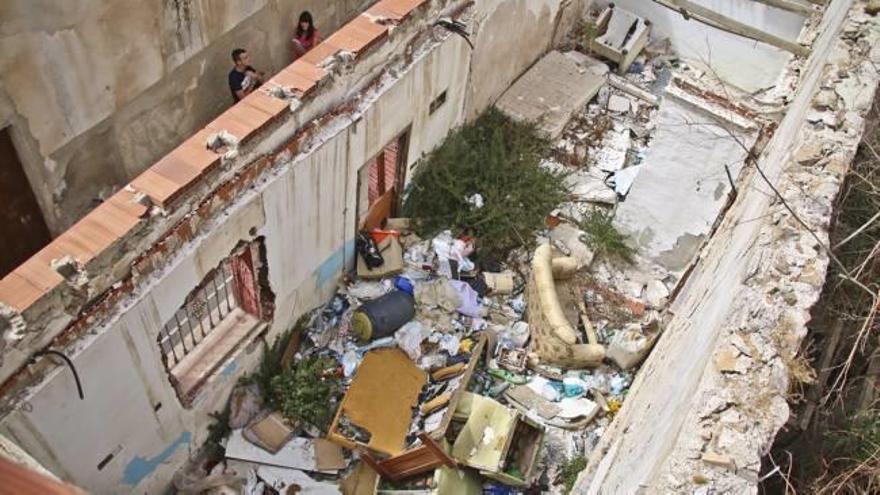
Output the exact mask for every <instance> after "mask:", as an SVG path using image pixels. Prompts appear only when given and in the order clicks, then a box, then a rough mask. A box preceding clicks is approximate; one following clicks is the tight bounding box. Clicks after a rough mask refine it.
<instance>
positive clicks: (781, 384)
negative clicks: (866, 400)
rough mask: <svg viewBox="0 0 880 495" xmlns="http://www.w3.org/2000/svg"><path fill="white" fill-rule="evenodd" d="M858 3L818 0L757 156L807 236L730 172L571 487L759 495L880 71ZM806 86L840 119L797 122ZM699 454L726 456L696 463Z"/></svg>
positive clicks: (873, 34)
mask: <svg viewBox="0 0 880 495" xmlns="http://www.w3.org/2000/svg"><path fill="white" fill-rule="evenodd" d="M865 4H866V3H865V2H859V1H856V2H854V1H853V0H833V1H832V2H830V3H829V5H828V6H827V7H826V13H825V17H824V19H823V24H822V26H821V28H820V35H819V36H818V37H817V39H816V41H815V43H814V44H813V47H812V54H811V56H810V58H809V59H808V60H807V61H805V62H804V63H803V64H802V65H801V66H800V67H798V68H797V70H798V71H799V74H800V85H799V87H798V90H797V93H796V95H794V98H793V101H792V103H791V104H790V105H789V107H788V109H787V112H786V115H785V117H784V118H783V120H782V121H781V122H780V124H779V127H778V128H777V130H776V131H775V134H774V136H773V138H772V139H771V140H770V142H769V143H768V144H767V147H766V148H765V149H764V150H763V152H762V154H761V156H760V157H759V159H758V162H759V166H760V167H761V169H762V171H763V172H764V174H766V176H767V178H768V180H769V181H770V183H772V184H774V186H775V188H776V189H777V190H778V191H780V194H781V195H782V196H783V197H785V199H786V202H787V204H788V205H789V206H790V207H791V208H792V210H793V211H794V212H796V214H797V215H798V217H799V219H800V220H801V221H803V222H804V223H805V224H806V225H807V226H808V227H809V229H810V230H811V231H812V232H813V233H815V237H814V234H813V233H811V232H809V231H808V230H807V229H806V228H804V226H803V225H801V223H800V222H799V221H798V220H796V219H794V218H793V216H792V215H791V214H790V213H789V212H788V211H786V210H783V209H782V208H780V207H779V203H778V200H777V199H776V198H775V196H774V195H773V194H772V193H771V192H769V191H768V188H767V186H766V184H765V183H764V182H763V180H762V179H761V178H760V176H759V175H758V174H757V173H755V172H754V171H753V170H752V172H751V173H750V174H749V175H748V176H747V177H745V178H744V179H743V183H741V185H740V188H739V191H740V194H739V196H738V198H737V200H736V201H735V203H734V204H733V205H732V206H731V208H730V210H729V211H728V212H727V214H726V215H725V217H724V220H723V221H722V222H721V224H720V225H719V227H718V229H717V231H716V234H715V235H714V237H713V238H712V239H711V240H710V241H709V244H708V245H707V246H706V247H705V249H704V250H703V252H702V254H701V259H700V260H699V261H698V262H697V264H696V265H695V266H694V270H693V272H692V273H691V275H690V276H689V278H688V280H687V282H686V283H685V284H684V285H683V286H682V288H681V292H680V293H679V294H678V296H677V297H676V298H675V300H674V301H673V302H672V303H671V305H670V308H669V315H668V316H669V320H668V323H667V324H666V326H665V328H664V331H663V332H664V333H663V335H662V337H661V338H660V340H659V341H658V343H657V345H656V348H655V349H654V350H653V351H652V354H651V355H650V357H649V358H648V360H647V361H646V362H645V364H644V365H643V367H642V369H641V370H640V372H639V375H638V376H637V378H636V380H635V381H634V383H633V386H632V388H631V389H630V391H629V394H628V396H627V400H626V402H625V403H624V406H623V408H622V409H621V411H620V413H619V414H618V415H617V416H616V417H615V419H614V422H613V423H612V424H611V426H610V427H609V428H608V430H607V431H606V434H605V436H603V438H602V439H601V441H600V443H599V445H598V446H597V448H596V449H595V450H594V451H593V453H592V456H591V459H590V464H589V466H588V468H587V470H586V471H584V474H583V475H582V476H581V479H580V480H579V483H578V486H577V487H575V491H577V492H578V493H590V494H593V493H596V494H598V493H602V494H606V493H607V494H630V493H692V492H696V491H704V492H708V493H757V492H758V490H757V484H758V478H759V473H760V470H761V457H762V455H763V454H764V453H765V452H767V450H768V449H769V446H770V445H771V444H772V440H773V438H774V436H775V435H776V434H777V432H778V431H780V429H781V428H782V427H783V426H784V425H785V423H786V421H787V420H788V415H789V409H788V404H787V401H786V399H787V398H789V397H790V395H789V394H790V389H789V385H790V383H791V378H790V377H789V372H790V370H789V369H788V366H789V365H790V363H792V360H793V357H794V356H795V355H796V354H797V353H798V352H800V351H801V350H800V349H799V347H800V343H801V340H802V339H803V337H804V336H805V335H806V332H807V328H806V324H807V322H808V321H809V319H810V310H811V308H812V306H813V305H814V304H815V303H816V301H817V300H818V299H819V295H820V293H821V290H822V286H823V284H824V282H825V276H826V270H827V267H828V263H829V257H828V255H827V253H826V251H825V250H824V249H823V248H822V246H820V244H819V243H822V244H827V242H828V228H829V224H830V220H831V215H832V212H833V206H834V204H835V199H836V196H837V194H838V191H839V188H840V186H841V184H842V182H843V179H844V176H845V174H846V172H847V170H848V168H849V164H850V162H851V160H852V158H853V156H854V154H855V152H856V149H857V147H858V144H859V141H860V139H861V135H862V133H863V131H864V125H865V124H864V118H865V116H866V115H867V112H868V111H869V109H870V107H871V103H872V100H873V98H874V94H875V91H876V88H877V84H878V80H880V71H878V69H877V67H878V66H877V63H878V61H880V47H878V40H880V20H878V19H877V18H876V17H873V16H868V15H866V14H865V13H864V9H863V7H864V5H865ZM856 33H858V37H861V38H860V39H858V40H856V39H854V38H853V37H854V36H856ZM867 47H870V48H869V49H866V48H867ZM819 88H835V91H834V94H835V95H836V96H835V101H836V103H835V105H834V108H832V109H830V110H829V113H830V114H834V115H841V116H843V117H842V120H841V122H840V125H839V127H835V128H832V127H824V126H816V125H814V124H812V123H810V122H808V121H807V119H808V118H812V115H814V114H816V113H817V112H816V110H815V107H814V103H815V97H816V94H817V91H818V90H819ZM810 149H813V150H818V151H809V150H810ZM801 156H805V157H806V158H805V159H802V158H800V157H801ZM722 353H724V354H725V355H726V356H733V357H734V359H735V362H736V366H735V368H736V369H735V370H730V369H725V370H721V369H720V366H719V365H718V363H719V362H720V359H719V357H720V356H721V354H722ZM707 452H711V453H714V454H716V455H717V456H719V458H720V459H722V460H724V459H726V460H727V461H726V462H722V463H720V465H718V464H717V463H716V464H715V465H713V464H711V463H708V462H704V461H703V460H701V457H702V456H703V455H704V454H706V453H707ZM725 464H726V465H725ZM697 475H700V476H701V477H702V478H703V481H701V482H700V483H699V484H697V483H696V481H695V480H696V476H697Z"/></svg>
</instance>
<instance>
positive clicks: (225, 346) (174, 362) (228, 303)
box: [157, 241, 272, 407]
mask: <svg viewBox="0 0 880 495" xmlns="http://www.w3.org/2000/svg"><path fill="white" fill-rule="evenodd" d="M263 266H264V264H263V263H262V257H261V250H260V243H259V241H255V242H252V243H248V244H245V245H244V246H242V247H240V248H239V249H237V250H235V251H233V253H232V254H231V255H230V256H229V257H228V258H226V259H224V260H223V261H222V262H220V264H219V266H217V268H215V269H214V270H212V271H211V272H210V273H208V275H207V276H205V278H204V279H203V280H202V282H201V283H200V284H199V285H198V286H197V287H196V288H195V289H193V291H192V292H191V293H190V294H189V295H188V296H187V297H186V299H185V301H184V303H183V305H182V306H181V307H180V308H178V309H177V311H176V312H175V313H174V314H173V315H172V316H171V317H170V318H169V319H168V321H167V322H166V323H165V325H164V326H163V327H162V329H161V330H160V331H159V336H158V339H157V340H158V344H159V349H160V350H161V352H162V358H163V361H164V362H165V367H166V369H167V370H168V373H169V374H170V376H171V382H172V383H173V384H174V386H175V388H176V390H177V394H178V397H179V398H180V399H181V402H182V403H183V404H184V406H185V407H188V406H189V405H190V404H191V403H192V400H193V398H194V397H195V396H196V395H197V393H198V390H199V389H200V388H201V386H202V385H204V383H205V382H206V381H207V380H208V379H209V378H210V377H211V376H213V374H214V373H216V372H217V371H218V368H219V367H220V365H221V364H222V363H223V362H225V361H226V360H227V359H228V358H229V357H230V356H231V355H232V354H233V352H234V351H235V350H236V349H237V348H238V347H239V346H240V345H241V344H242V343H243V342H245V341H247V340H248V339H249V338H250V337H252V336H253V335H256V334H257V333H259V332H258V331H255V329H257V328H258V327H260V328H262V327H264V326H265V321H266V320H267V319H268V317H269V316H270V313H271V310H267V309H266V308H264V303H265V302H271V301H264V299H272V297H271V293H268V294H266V292H268V291H265V292H264V291H262V290H261V285H262V284H260V282H258V281H262V280H265V273H264V272H265V270H261V268H263ZM265 286H266V287H268V283H266V284H265ZM267 296H268V297H267ZM159 407H161V406H159Z"/></svg>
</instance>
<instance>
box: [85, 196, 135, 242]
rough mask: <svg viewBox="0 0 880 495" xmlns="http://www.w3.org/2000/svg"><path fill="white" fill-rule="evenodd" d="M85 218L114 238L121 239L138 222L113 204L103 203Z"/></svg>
mask: <svg viewBox="0 0 880 495" xmlns="http://www.w3.org/2000/svg"><path fill="white" fill-rule="evenodd" d="M86 218H89V219H91V221H93V222H95V223H97V224H98V225H100V226H101V227H102V228H103V229H104V230H107V231H109V232H111V233H113V235H115V236H116V237H122V236H124V235H126V234H128V233H129V232H130V231H131V229H132V228H134V226H135V225H137V224H138V222H139V221H140V219H139V218H137V217H133V216H131V215H129V214H128V213H126V212H125V211H123V210H121V209H119V207H117V206H116V205H114V204H113V203H109V202H107V201H104V202H103V203H101V204H100V205H98V207H97V208H95V209H94V210H92V211H91V212H89V214H88V215H87V216H86Z"/></svg>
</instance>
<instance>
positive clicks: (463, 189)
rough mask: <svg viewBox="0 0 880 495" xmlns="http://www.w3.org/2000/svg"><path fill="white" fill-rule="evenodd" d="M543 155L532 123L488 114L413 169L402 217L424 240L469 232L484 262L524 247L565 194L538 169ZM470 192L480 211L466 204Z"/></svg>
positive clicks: (557, 178) (544, 147)
mask: <svg viewBox="0 0 880 495" xmlns="http://www.w3.org/2000/svg"><path fill="white" fill-rule="evenodd" d="M548 150H549V142H548V141H547V140H546V139H544V138H543V137H541V136H540V135H539V134H538V133H537V130H536V128H535V126H534V125H531V124H525V123H520V122H515V121H513V120H511V119H510V118H508V117H507V116H506V115H504V114H503V113H501V111H500V110H497V109H495V108H490V109H489V110H487V111H486V112H485V113H484V114H483V115H481V116H480V117H479V118H478V119H477V120H476V121H475V122H473V123H470V124H467V125H465V126H463V127H460V128H458V129H457V130H455V131H454V132H452V133H451V134H450V135H449V137H447V138H446V141H444V142H443V144H442V145H440V147H438V148H437V149H436V150H434V151H433V152H432V153H431V154H430V155H429V156H428V158H427V160H426V161H425V162H424V163H422V164H421V165H420V166H419V167H418V169H417V171H416V174H415V176H414V177H413V180H412V184H411V186H410V188H409V189H408V190H407V197H406V201H405V203H404V213H405V214H406V215H408V216H410V217H412V218H414V219H416V225H417V228H418V230H419V234H420V235H422V236H423V237H427V236H432V235H434V234H436V233H437V232H439V231H442V230H445V229H452V230H453V233H455V234H461V233H469V234H473V235H475V236H476V237H477V238H478V240H479V243H480V246H479V247H480V250H481V252H482V253H484V254H487V255H490V256H501V257H503V256H506V255H507V254H508V252H509V251H510V250H512V249H515V248H517V247H520V246H524V245H525V246H526V247H529V246H528V245H529V244H531V242H532V238H533V236H532V232H533V231H534V230H536V229H538V228H540V227H541V226H542V225H543V222H544V219H545V218H546V216H547V214H548V213H549V212H550V211H552V210H553V208H555V207H556V205H558V204H559V203H561V202H562V201H564V200H565V197H566V194H567V191H566V188H565V186H564V184H563V176H562V175H561V174H555V173H551V172H549V171H547V170H545V169H544V168H542V167H541V166H540V162H541V159H542V157H543V156H545V154H546V153H547V151H548ZM476 194H479V195H480V196H481V197H482V205H481V206H479V205H477V204H475V203H476V202H474V201H469V198H474V196H475V195H476Z"/></svg>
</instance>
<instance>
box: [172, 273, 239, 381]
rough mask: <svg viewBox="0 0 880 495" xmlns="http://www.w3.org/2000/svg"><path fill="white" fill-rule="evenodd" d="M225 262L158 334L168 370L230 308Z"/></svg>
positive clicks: (232, 299) (229, 277)
mask: <svg viewBox="0 0 880 495" xmlns="http://www.w3.org/2000/svg"><path fill="white" fill-rule="evenodd" d="M230 265H231V264H230V262H229V260H226V261H224V262H223V263H221V264H220V267H218V268H217V269H216V270H214V273H213V274H212V275H210V276H209V277H208V278H207V279H206V280H205V282H204V283H203V284H202V286H201V287H200V288H198V289H196V291H195V292H194V293H193V294H191V295H190V298H189V300H188V301H187V302H186V303H185V304H184V305H183V306H182V307H181V308H180V309H178V310H177V312H175V313H174V316H173V317H172V318H171V320H169V321H168V322H167V323H165V326H164V327H162V331H161V332H160V333H159V347H161V348H162V357H163V358H164V359H165V363H166V365H167V366H168V367H172V366H174V365H176V364H177V363H179V362H180V361H181V360H182V359H183V358H184V357H185V356H186V355H187V354H189V353H190V352H192V351H193V350H194V349H195V348H196V346H198V345H199V343H200V342H202V341H203V340H204V339H205V338H206V337H207V336H208V335H209V334H210V333H211V332H212V331H213V330H214V329H215V328H217V326H218V325H219V324H220V322H221V321H223V320H224V319H225V318H226V317H227V316H228V315H229V314H230V313H231V312H232V310H233V309H234V308H237V307H239V304H238V300H236V298H235V292H234V282H235V277H234V276H233V273H232V268H231V266H230Z"/></svg>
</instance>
